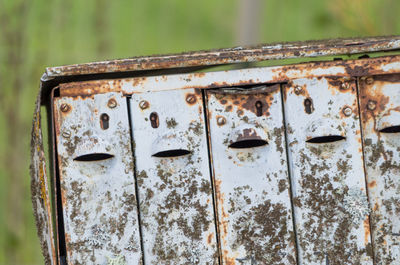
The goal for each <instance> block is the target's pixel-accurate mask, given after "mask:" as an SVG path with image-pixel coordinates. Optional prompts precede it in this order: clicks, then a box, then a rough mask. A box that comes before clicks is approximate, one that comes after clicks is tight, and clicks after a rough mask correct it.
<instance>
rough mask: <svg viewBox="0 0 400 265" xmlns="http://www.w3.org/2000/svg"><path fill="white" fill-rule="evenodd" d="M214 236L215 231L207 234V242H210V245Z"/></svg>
mask: <svg viewBox="0 0 400 265" xmlns="http://www.w3.org/2000/svg"><path fill="white" fill-rule="evenodd" d="M213 237H214V233H211V234H209V235H208V236H207V243H208V244H209V245H210V244H211V242H212V239H213Z"/></svg>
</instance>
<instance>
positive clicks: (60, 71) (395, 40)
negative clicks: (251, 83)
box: [46, 36, 400, 79]
mask: <svg viewBox="0 0 400 265" xmlns="http://www.w3.org/2000/svg"><path fill="white" fill-rule="evenodd" d="M399 48H400V36H388V37H369V38H354V39H336V40H317V41H303V42H288V43H275V44H262V45H258V46H250V47H234V48H229V49H219V50H210V51H197V52H189V53H181V54H170V55H164V56H149V57H135V58H130V59H122V60H113V61H103V62H95V63H87V64H75V65H67V66H59V67H49V68H47V69H46V76H47V79H52V78H55V77H62V76H73V75H89V74H91V75H92V74H101V73H116V72H133V71H143V70H155V69H171V68H186V67H192V66H205V65H221V64H229V63H245V62H258V61H266V60H276V59H289V58H302V57H317V56H329V55H338V54H346V55H348V54H357V53H367V52H376V51H391V50H398V49H399Z"/></svg>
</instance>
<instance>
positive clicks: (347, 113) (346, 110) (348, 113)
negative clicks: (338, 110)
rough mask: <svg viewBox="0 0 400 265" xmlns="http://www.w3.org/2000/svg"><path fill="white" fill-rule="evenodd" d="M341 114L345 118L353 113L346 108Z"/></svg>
mask: <svg viewBox="0 0 400 265" xmlns="http://www.w3.org/2000/svg"><path fill="white" fill-rule="evenodd" d="M343 113H344V115H346V116H350V115H351V114H352V113H353V110H352V109H351V108H350V107H346V108H344V109H343Z"/></svg>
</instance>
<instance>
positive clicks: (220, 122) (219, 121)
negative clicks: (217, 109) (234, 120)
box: [217, 116, 226, 126]
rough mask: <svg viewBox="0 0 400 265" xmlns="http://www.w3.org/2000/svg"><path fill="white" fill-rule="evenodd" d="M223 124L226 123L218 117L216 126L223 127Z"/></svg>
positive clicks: (222, 118)
mask: <svg viewBox="0 0 400 265" xmlns="http://www.w3.org/2000/svg"><path fill="white" fill-rule="evenodd" d="M225 123H226V119H225V117H222V116H220V117H218V118H217V124H218V125H219V126H221V125H224V124H225Z"/></svg>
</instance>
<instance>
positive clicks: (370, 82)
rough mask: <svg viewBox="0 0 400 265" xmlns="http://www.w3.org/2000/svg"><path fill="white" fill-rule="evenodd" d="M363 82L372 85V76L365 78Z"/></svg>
mask: <svg viewBox="0 0 400 265" xmlns="http://www.w3.org/2000/svg"><path fill="white" fill-rule="evenodd" d="M365 83H366V84H367V85H372V83H374V78H372V77H368V78H367V79H365Z"/></svg>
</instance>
